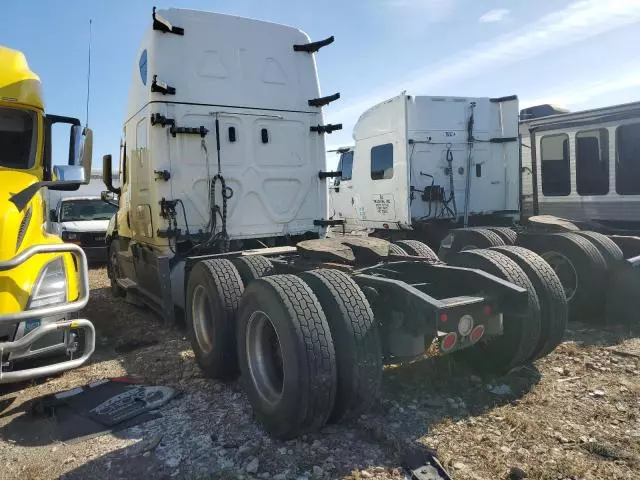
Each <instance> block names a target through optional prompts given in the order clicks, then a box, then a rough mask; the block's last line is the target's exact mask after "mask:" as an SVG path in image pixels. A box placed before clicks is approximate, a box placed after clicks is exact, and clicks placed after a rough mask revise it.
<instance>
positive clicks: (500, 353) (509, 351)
mask: <svg viewBox="0 0 640 480" xmlns="http://www.w3.org/2000/svg"><path fill="white" fill-rule="evenodd" d="M450 263H451V264H452V265H456V266H460V267H467V268H476V269H478V270H482V271H485V272H487V273H490V274H492V275H495V276H496V277H498V278H501V279H503V280H507V281H508V282H511V283H513V284H515V285H518V286H520V287H523V288H525V289H526V290H527V293H528V308H527V311H526V312H524V313H522V314H512V313H510V312H504V316H503V332H502V335H500V336H497V337H495V338H492V339H489V340H487V341H486V342H483V341H481V342H479V343H477V344H475V345H474V346H472V347H470V348H467V349H464V350H461V351H459V352H457V353H454V355H455V356H456V357H457V358H458V359H459V360H461V361H462V362H463V363H465V364H467V365H469V366H470V367H471V368H473V369H475V370H481V371H488V372H496V373H503V372H506V371H509V370H510V369H512V368H514V367H516V366H519V365H523V364H526V363H529V362H530V361H532V360H533V359H534V356H535V353H536V348H538V341H539V339H540V330H541V308H540V300H539V299H538V295H537V293H536V290H535V288H534V287H533V284H532V283H531V280H529V278H528V276H527V274H526V273H525V272H524V270H523V269H522V268H521V267H520V266H518V264H517V263H516V262H515V261H513V260H512V259H510V258H509V257H507V256H506V255H504V254H503V253H500V252H497V251H492V250H481V249H479V250H467V251H463V252H459V253H457V254H456V255H455V256H454V257H453V258H452V259H451V262H450Z"/></svg>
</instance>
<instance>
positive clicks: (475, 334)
mask: <svg viewBox="0 0 640 480" xmlns="http://www.w3.org/2000/svg"><path fill="white" fill-rule="evenodd" d="M482 335H484V325H477V326H476V328H474V329H473V330H471V335H470V336H469V337H470V338H471V342H473V343H475V342H477V341H478V340H480V339H481V338H482Z"/></svg>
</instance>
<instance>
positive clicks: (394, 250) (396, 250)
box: [389, 243, 407, 257]
mask: <svg viewBox="0 0 640 480" xmlns="http://www.w3.org/2000/svg"><path fill="white" fill-rule="evenodd" d="M389 255H402V256H403V257H406V256H407V252H405V251H404V250H403V249H402V247H400V246H399V245H396V244H395V243H389Z"/></svg>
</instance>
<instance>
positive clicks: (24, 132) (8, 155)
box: [0, 107, 36, 170]
mask: <svg viewBox="0 0 640 480" xmlns="http://www.w3.org/2000/svg"><path fill="white" fill-rule="evenodd" d="M35 130H36V114H35V113H34V112H31V111H28V110H18V109H16V108H3V107H0V167H6V168H17V169H21V170H26V169H28V168H31V167H33V163H34V157H35V152H36V131H35Z"/></svg>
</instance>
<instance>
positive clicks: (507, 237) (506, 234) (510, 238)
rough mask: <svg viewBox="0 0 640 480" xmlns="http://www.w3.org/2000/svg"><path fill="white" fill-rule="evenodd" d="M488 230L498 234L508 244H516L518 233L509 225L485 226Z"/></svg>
mask: <svg viewBox="0 0 640 480" xmlns="http://www.w3.org/2000/svg"><path fill="white" fill-rule="evenodd" d="M485 228H486V229H487V230H489V231H491V232H493V233H495V234H497V235H498V236H499V237H500V238H501V239H502V241H503V242H504V243H505V244H506V245H515V244H516V240H518V234H517V233H516V232H515V231H514V230H512V229H510V228H509V227H485Z"/></svg>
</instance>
